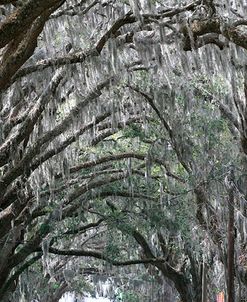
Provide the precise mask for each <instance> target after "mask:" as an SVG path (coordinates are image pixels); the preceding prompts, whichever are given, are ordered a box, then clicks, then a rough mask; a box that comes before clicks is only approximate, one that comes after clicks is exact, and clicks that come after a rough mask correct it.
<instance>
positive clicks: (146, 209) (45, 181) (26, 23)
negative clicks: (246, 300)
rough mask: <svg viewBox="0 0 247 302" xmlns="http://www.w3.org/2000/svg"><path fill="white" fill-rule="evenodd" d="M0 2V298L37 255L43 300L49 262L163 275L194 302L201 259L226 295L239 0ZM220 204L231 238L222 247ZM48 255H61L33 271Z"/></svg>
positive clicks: (246, 39)
mask: <svg viewBox="0 0 247 302" xmlns="http://www.w3.org/2000/svg"><path fill="white" fill-rule="evenodd" d="M0 5H1V13H2V15H1V23H0V47H1V67H0V89H1V103H0V110H1V112H0V116H1V124H0V129H1V137H0V143H1V145H0V166H1V168H0V175H1V179H0V191H1V195H0V208H1V212H0V237H1V239H0V249H1V259H0V299H1V301H11V298H10V297H11V296H10V295H11V294H12V293H13V292H14V291H15V289H16V288H17V289H18V290H19V289H20V290H23V287H22V286H21V283H20V280H23V279H21V278H22V277H20V276H21V274H22V273H23V272H24V271H25V270H28V269H30V267H31V266H32V265H37V263H40V262H39V261H41V260H40V259H41V258H42V262H43V265H44V270H45V274H46V277H47V278H51V277H52V272H51V271H50V270H53V271H54V274H55V272H57V275H56V274H55V275H56V277H54V278H58V280H60V281H59V286H58V288H57V290H58V291H57V292H56V293H55V295H54V296H53V297H52V298H51V299H53V300H54V301H58V299H59V298H60V296H61V295H62V294H63V293H64V291H67V290H69V289H70V288H71V287H69V286H68V285H69V281H68V279H69V278H67V280H66V278H65V275H64V268H63V266H62V267H61V268H59V269H58V268H56V263H57V261H58V262H61V264H62V263H63V262H64V263H65V266H66V265H69V264H68V263H70V265H72V266H73V262H69V260H66V259H67V258H66V259H65V258H64V257H65V256H78V257H79V256H80V257H92V258H95V259H100V260H102V261H103V260H104V261H107V262H110V263H111V264H112V265H116V266H124V265H131V264H139V263H143V264H144V265H145V266H146V269H147V272H149V273H150V274H151V275H153V276H156V277H155V278H156V280H163V278H168V279H169V280H170V281H171V282H172V284H173V285H172V286H173V287H174V288H175V289H176V290H177V292H178V293H179V295H180V297H181V299H182V301H201V291H202V288H201V286H202V284H201V281H200V278H201V265H202V263H203V261H204V262H206V263H207V265H208V266H209V267H211V270H210V271H209V274H208V275H209V280H208V286H209V288H213V283H214V280H215V279H214V274H215V270H214V269H213V268H214V264H215V263H216V262H217V263H218V266H219V267H220V265H223V266H224V267H225V268H226V272H227V273H229V272H232V275H230V276H228V275H227V280H228V289H229V288H231V289H233V288H234V275H235V283H236V284H237V283H238V284H239V295H241V291H242V292H243V291H244V287H245V286H246V284H247V281H246V280H247V271H246V258H245V256H244V255H245V253H246V243H245V242H246V231H247V230H246V227H247V226H246V195H247V192H246V186H245V183H246V154H247V147H246V146H247V134H246V100H247V76H246V73H245V71H246V70H245V69H246V48H247V44H246V43H247V34H246V24H247V20H246V19H245V15H246V6H245V5H244V4H242V3H240V1H236V2H232V3H228V1H223V2H222V1H219V2H217V1H210V0H208V1H206V0H205V1H194V2H191V3H180V2H179V1H175V3H174V1H173V2H172V1H171V3H166V4H163V3H162V2H161V1H148V0H147V1H110V0H109V1H65V0H63V1H58V0H39V1H38V0H35V1H34V0H29V1H11V0H3V1H1V0H0ZM232 168H233V169H234V170H235V180H234V181H233V183H231V184H230V186H229V177H228V173H230V171H231V169H232ZM231 198H232V201H231ZM173 201H175V204H174V202H173ZM232 203H234V211H233V213H232V214H233V215H231V217H232V218H234V212H235V216H236V223H235V232H236V236H237V238H236V244H235V246H234V245H231V253H229V252H228V253H227V243H228V244H230V242H227V238H226V236H225V234H226V222H227V219H226V217H227V215H228V206H227V204H229V209H231V206H233V204H232ZM144 222H145V223H144ZM231 225H232V227H231V228H229V234H230V235H231V234H232V232H233V225H234V224H233V223H232V224H231ZM98 229H100V230H101V231H102V238H101V243H102V244H100V240H99V238H98V236H99V234H98V231H97V230H98ZM85 232H87V237H86V238H84V239H83V233H85ZM94 232H95V234H94ZM110 235H111V236H112V237H111V240H108V241H107V238H108V239H109V236H110ZM90 236H92V238H91V237H90ZM107 236H108V237H107ZM229 238H233V237H232V236H230V237H229ZM113 239H114V240H113ZM191 240H193V242H192V241H191ZM84 241H86V242H85V246H82V247H81V245H83V244H84V243H83V242H84ZM111 241H114V242H115V244H114V249H113V250H112V249H111V244H110V242H111ZM92 242H93V244H92ZM107 242H108V243H109V244H107ZM133 242H134V243H133ZM90 245H91V246H90ZM126 246H128V247H129V248H128V252H129V253H127V252H126V250H125V248H124V247H126ZM131 246H134V247H131ZM175 247H176V248H175ZM234 250H235V252H236V255H237V256H236V259H237V261H236V262H235V263H232V265H229V261H230V259H233V254H232V253H233V251H234ZM107 252H109V253H107ZM50 254H54V255H60V256H61V257H62V258H60V256H54V257H55V258H54V260H53V261H51V263H50V265H48V264H49V263H48V262H49V257H50V256H49V255H50ZM56 257H57V258H56ZM47 259H48V260H47ZM80 259H81V258H80ZM71 263H72V264H71ZM227 264H228V266H227ZM74 265H75V266H76V261H75V262H74ZM50 266H51V267H52V268H50ZM233 266H234V267H233ZM150 268H154V271H153V270H152V269H150ZM233 268H234V269H233ZM78 273H79V272H78ZM61 274H62V277H61ZM59 276H60V277H61V279H59ZM159 278H161V279H159ZM18 281H19V284H18ZM23 282H24V281H23ZM25 292H26V293H27V292H30V290H26V291H25ZM229 292H230V293H231V292H233V291H231V290H230V291H229ZM56 294H57V295H56ZM231 295H232V296H231ZM228 299H229V301H233V300H234V297H233V294H230V295H229V297H228ZM17 300H18V293H17ZM51 301H52V300H51Z"/></svg>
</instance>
